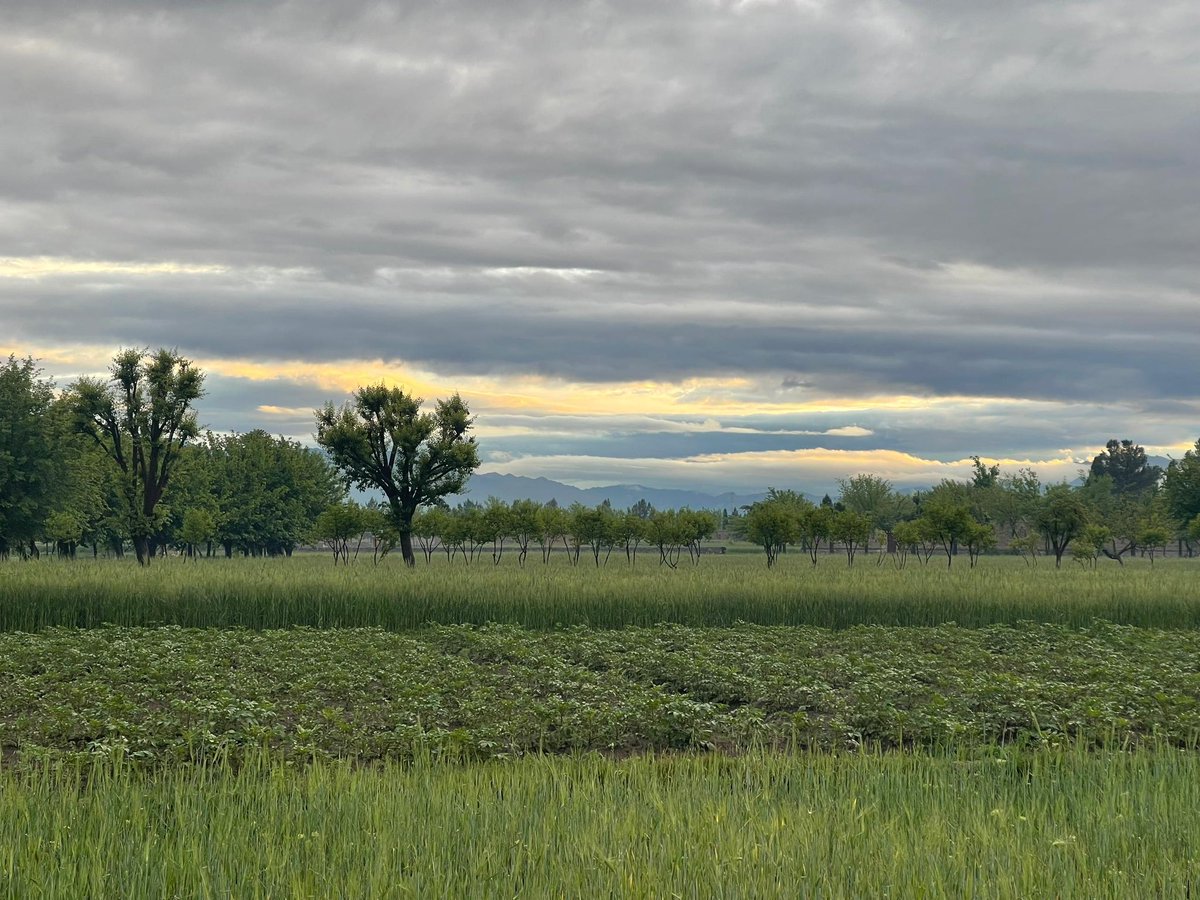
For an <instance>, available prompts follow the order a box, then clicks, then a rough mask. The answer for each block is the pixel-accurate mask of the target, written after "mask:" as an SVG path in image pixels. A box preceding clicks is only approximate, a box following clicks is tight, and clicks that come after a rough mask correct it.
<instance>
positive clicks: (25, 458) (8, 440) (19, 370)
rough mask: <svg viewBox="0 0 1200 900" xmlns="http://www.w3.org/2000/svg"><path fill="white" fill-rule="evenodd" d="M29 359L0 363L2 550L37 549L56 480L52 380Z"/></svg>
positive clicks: (0, 526) (56, 466) (0, 523)
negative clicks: (51, 424)
mask: <svg viewBox="0 0 1200 900" xmlns="http://www.w3.org/2000/svg"><path fill="white" fill-rule="evenodd" d="M40 375H41V372H40V371H39V369H38V368H37V366H36V365H35V364H34V361H33V360H32V359H23V360H22V359H17V358H16V357H13V356H10V357H9V358H8V362H7V363H4V364H2V365H0V556H7V555H8V553H9V552H10V550H12V549H15V550H16V551H17V552H19V553H20V554H21V555H22V556H24V555H25V554H27V553H29V552H34V553H36V551H37V547H36V544H35V543H34V541H35V540H36V539H37V538H38V537H39V533H40V531H41V528H42V524H43V522H44V520H45V519H46V517H47V515H48V514H49V512H50V506H51V503H52V502H53V500H54V496H55V491H56V487H57V483H58V481H59V477H58V476H59V471H58V470H59V462H60V460H59V459H58V457H57V456H56V455H55V454H54V453H53V452H52V449H53V448H52V435H51V429H50V427H49V425H50V422H49V415H48V413H49V410H50V406H51V403H52V402H53V400H54V386H53V384H52V383H51V382H49V381H47V380H44V379H42V378H41V377H40Z"/></svg>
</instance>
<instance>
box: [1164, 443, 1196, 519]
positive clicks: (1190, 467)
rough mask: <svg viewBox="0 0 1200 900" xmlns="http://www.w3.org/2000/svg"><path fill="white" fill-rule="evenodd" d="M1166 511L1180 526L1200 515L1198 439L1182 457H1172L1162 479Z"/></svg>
mask: <svg viewBox="0 0 1200 900" xmlns="http://www.w3.org/2000/svg"><path fill="white" fill-rule="evenodd" d="M1163 496H1164V498H1165V499H1166V504H1167V512H1168V513H1170V515H1171V518H1173V519H1174V520H1175V521H1176V522H1178V523H1179V524H1180V525H1182V526H1185V527H1186V526H1187V525H1188V524H1189V523H1190V522H1192V521H1193V520H1194V519H1195V518H1196V516H1200V440H1198V441H1196V446H1195V447H1193V448H1192V449H1191V450H1189V451H1187V453H1185V454H1184V455H1183V458H1182V459H1173V460H1171V462H1170V464H1169V465H1168V466H1167V475H1166V477H1165V478H1164V479H1163Z"/></svg>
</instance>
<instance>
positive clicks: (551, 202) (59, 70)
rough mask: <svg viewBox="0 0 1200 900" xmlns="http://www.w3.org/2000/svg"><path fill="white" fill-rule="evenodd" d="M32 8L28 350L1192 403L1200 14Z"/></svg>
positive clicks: (4, 110)
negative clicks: (40, 263)
mask: <svg viewBox="0 0 1200 900" xmlns="http://www.w3.org/2000/svg"><path fill="white" fill-rule="evenodd" d="M4 20H5V27H4V29H3V32H2V33H0V116H2V118H3V121H4V122H5V127H4V128H3V129H2V130H0V248H2V250H0V255H2V256H4V257H6V258H8V259H10V260H14V259H15V260H21V259H42V258H47V259H49V260H51V261H52V262H50V263H47V264H46V265H47V270H46V271H45V272H42V273H41V274H40V275H37V276H36V277H29V276H28V273H26V275H24V276H22V277H14V276H13V275H12V273H11V271H9V270H6V268H5V266H4V265H2V264H0V318H2V321H3V325H4V328H3V330H4V332H5V334H6V341H7V342H8V343H9V344H12V345H19V344H27V345H29V346H31V347H45V346H61V345H70V344H72V343H91V344H96V343H111V344H135V345H136V344H148V345H155V344H168V345H175V346H179V347H181V348H182V349H184V350H186V351H188V352H191V353H195V354H199V355H205V356H210V357H223V358H251V359H256V360H272V359H279V360H283V359H293V360H294V359H301V360H317V361H322V360H323V361H338V360H343V359H383V360H389V361H399V362H404V363H407V364H413V365H419V366H423V367H425V368H427V369H429V370H432V371H439V372H450V373H465V374H479V375H495V376H503V375H504V374H506V373H528V374H536V375H543V376H549V377H553V378H561V379H564V380H567V381H582V382H588V381H592V382H610V381H622V380H627V379H633V378H642V379H661V380H682V379H686V378H689V377H694V376H723V375H731V376H733V375H736V376H746V377H749V378H751V379H753V380H754V382H755V383H756V384H768V383H770V384H773V385H776V386H781V387H780V388H779V389H780V390H784V389H786V388H785V387H783V386H788V385H790V386H791V388H790V389H791V390H793V391H795V392H796V393H797V394H799V395H803V396H806V397H810V396H816V397H819V396H821V395H838V394H843V395H844V394H847V393H870V394H876V395H878V394H886V393H887V392H896V393H903V392H907V393H916V394H922V395H927V396H930V397H937V396H957V395H971V396H984V397H997V398H1036V399H1043V400H1055V401H1064V402H1076V403H1087V404H1103V403H1106V402H1113V403H1122V404H1125V405H1126V407H1129V405H1131V404H1133V405H1136V404H1138V403H1142V402H1145V403H1149V402H1151V401H1153V402H1161V403H1176V404H1178V407H1177V408H1178V409H1179V410H1180V412H1179V413H1178V421H1179V422H1181V423H1182V422H1184V421H1185V420H1188V419H1189V417H1191V419H1194V415H1193V412H1194V409H1195V407H1194V405H1193V403H1194V401H1195V400H1196V398H1197V377H1196V376H1197V374H1200V366H1198V365H1197V362H1196V358H1197V354H1196V350H1195V348H1196V347H1197V346H1198V345H1200V316H1197V314H1196V313H1197V310H1200V295H1198V293H1197V289H1196V285H1197V284H1200V278H1198V276H1200V258H1198V257H1197V255H1196V252H1195V250H1196V247H1197V246H1200V178H1197V175H1198V174H1200V171H1198V169H1200V166H1198V163H1200V117H1197V116H1196V114H1195V113H1196V109H1197V100H1198V97H1197V88H1196V85H1197V84H1200V56H1197V54H1196V53H1195V49H1194V48H1195V47H1196V46H1197V44H1198V43H1200V7H1197V6H1196V5H1195V4H1192V3H1183V2H1177V3H1172V2H1164V3H1155V4H1152V5H1150V6H1147V5H1146V4H1143V3H1133V2H1122V0H1096V2H1088V3H1061V2H1047V3H1033V2H1022V3H1017V4H994V3H984V2H963V3H922V4H915V3H913V4H906V3H896V2H849V3H837V4H833V3H823V2H818V0H814V2H804V3H800V2H740V3H732V2H695V3H683V2H663V3H632V2H630V3H620V2H612V3H587V4H578V3H566V2H553V3H552V2H544V3H539V2H516V3H505V4H495V3H482V2H480V3H466V2H454V3H444V4H409V3H402V4H392V5H387V4H375V3H370V4H367V3H350V2H337V3H315V2H314V3H279V4H265V3H264V4H234V3H209V4H190V3H167V2H163V3H153V2H109V3H98V4H86V5H80V4H75V3H65V2H36V3H33V2H28V3H24V2H10V3H6V4H5V12H4ZM63 260H73V261H77V262H79V261H90V262H93V263H96V264H97V265H99V266H100V268H99V269H96V270H92V271H75V272H70V271H59V272H58V273H57V274H56V273H55V272H54V271H51V270H52V269H53V265H54V263H53V261H63ZM114 262H115V263H122V264H125V265H126V266H127V268H125V269H118V268H113V269H110V270H107V271H106V270H104V269H103V265H101V264H103V263H114ZM135 264H145V265H146V266H147V268H146V269H145V270H144V271H141V272H131V271H130V270H129V268H128V266H129V265H135ZM168 264H173V265H175V266H183V267H192V270H190V271H172V270H170V268H169V265H168ZM155 266H158V268H154V267H155ZM11 268H12V267H11V266H10V267H9V269H11ZM6 271H7V272H8V274H7V275H6V274H5V273H6ZM278 405H284V406H286V405H287V404H278ZM1161 419H1162V416H1161V415H1160V417H1159V419H1156V420H1155V422H1156V425H1155V427H1156V428H1157V427H1159V425H1160V424H1161V421H1160V420H1161ZM844 424H847V423H844V422H842V423H836V422H835V423H832V424H831V425H829V426H828V427H837V426H838V425H844ZM866 424H870V423H866ZM872 427H874V426H872ZM980 427H984V426H983V425H982V424H981V425H980ZM1192 427H1194V426H1193V425H1191V424H1188V425H1187V426H1186V428H1192ZM1184 430H1186V429H1185V428H1183V426H1181V434H1180V437H1183V436H1184V435H1183V434H1182V431H1184ZM880 433H881V434H883V433H884V432H883V431H881V432H880ZM1065 437H1068V436H1064V438H1065Z"/></svg>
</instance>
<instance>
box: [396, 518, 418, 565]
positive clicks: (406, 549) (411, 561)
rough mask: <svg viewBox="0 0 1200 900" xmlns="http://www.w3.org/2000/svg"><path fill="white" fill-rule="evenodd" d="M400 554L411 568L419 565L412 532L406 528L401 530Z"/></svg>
mask: <svg viewBox="0 0 1200 900" xmlns="http://www.w3.org/2000/svg"><path fill="white" fill-rule="evenodd" d="M400 554H401V555H402V556H403V557H404V564H405V565H406V566H408V567H409V568H412V567H413V566H415V565H416V564H417V558H416V556H414V555H413V545H412V532H410V531H408V530H407V529H404V528H401V529H400Z"/></svg>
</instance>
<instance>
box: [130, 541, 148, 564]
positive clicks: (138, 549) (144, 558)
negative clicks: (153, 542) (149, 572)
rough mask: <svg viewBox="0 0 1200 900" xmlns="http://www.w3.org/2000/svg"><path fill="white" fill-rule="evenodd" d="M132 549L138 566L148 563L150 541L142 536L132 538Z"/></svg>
mask: <svg viewBox="0 0 1200 900" xmlns="http://www.w3.org/2000/svg"><path fill="white" fill-rule="evenodd" d="M133 551H134V553H136V554H137V561H138V565H139V566H148V565H150V541H149V539H147V538H146V537H144V536H140V537H135V538H134V539H133Z"/></svg>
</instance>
